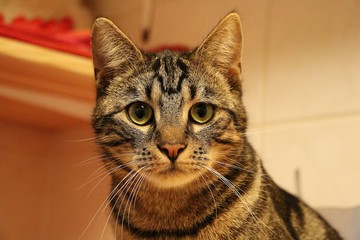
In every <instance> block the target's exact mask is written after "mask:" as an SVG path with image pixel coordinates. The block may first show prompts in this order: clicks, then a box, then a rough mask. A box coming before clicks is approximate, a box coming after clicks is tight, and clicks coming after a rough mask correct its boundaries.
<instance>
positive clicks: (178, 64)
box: [176, 58, 189, 75]
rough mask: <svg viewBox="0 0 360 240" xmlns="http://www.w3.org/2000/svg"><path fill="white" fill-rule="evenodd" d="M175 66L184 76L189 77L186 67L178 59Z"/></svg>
mask: <svg viewBox="0 0 360 240" xmlns="http://www.w3.org/2000/svg"><path fill="white" fill-rule="evenodd" d="M176 66H178V67H179V68H180V70H181V71H182V72H183V73H184V74H185V75H189V69H188V66H186V64H185V63H184V62H183V61H182V60H181V59H180V58H178V60H177V61H176Z"/></svg>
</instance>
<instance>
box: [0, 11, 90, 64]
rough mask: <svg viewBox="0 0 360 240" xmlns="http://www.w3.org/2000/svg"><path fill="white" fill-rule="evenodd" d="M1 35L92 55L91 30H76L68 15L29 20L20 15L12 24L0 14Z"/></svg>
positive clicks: (82, 54)
mask: <svg viewBox="0 0 360 240" xmlns="http://www.w3.org/2000/svg"><path fill="white" fill-rule="evenodd" d="M0 36H4V37H9V38H14V39H17V40H21V41H24V42H29V43H33V44H36V45H40V46H43V47H47V48H52V49H56V50H60V51H64V52H69V53H73V54H77V55H81V56H84V57H89V58H90V57H91V50H90V31H89V30H85V31H74V30H73V21H72V20H71V18H68V17H65V18H63V19H61V20H53V19H52V20H47V21H45V20H43V19H41V18H34V19H31V20H27V19H26V18H25V17H22V16H19V17H17V18H15V19H14V20H13V21H12V22H11V23H10V24H5V22H4V20H3V17H2V16H1V15H0Z"/></svg>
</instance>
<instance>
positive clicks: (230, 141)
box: [214, 137, 235, 144]
mask: <svg viewBox="0 0 360 240" xmlns="http://www.w3.org/2000/svg"><path fill="white" fill-rule="evenodd" d="M214 141H215V142H217V143H220V144H233V143H235V141H233V140H232V139H230V138H225V139H220V138H219V137H216V138H214Z"/></svg>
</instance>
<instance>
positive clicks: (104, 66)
mask: <svg viewBox="0 0 360 240" xmlns="http://www.w3.org/2000/svg"><path fill="white" fill-rule="evenodd" d="M242 45H243V41H242V30H241V22H240V17H239V15H238V14H237V13H235V12H232V13H229V14H228V15H227V16H225V17H224V18H223V19H222V20H221V21H220V22H219V23H218V25H217V26H216V27H215V28H214V29H213V30H212V31H211V33H210V34H209V35H208V36H207V37H206V38H205V40H204V41H203V42H202V43H201V44H200V45H199V46H198V47H197V48H195V49H193V50H192V51H189V52H171V51H168V50H166V51H163V52H159V53H145V52H143V51H141V50H140V49H139V48H137V47H136V46H135V45H134V44H133V43H132V41H131V40H130V39H129V38H128V37H127V36H126V35H125V34H124V33H123V32H121V31H120V30H119V29H118V28H117V27H116V26H115V25H114V24H113V23H112V22H111V21H110V20H108V19H106V18H98V19H96V20H95V23H94V25H93V29H92V54H93V63H94V69H95V79H96V89H97V98H96V107H95V110H94V113H93V128H94V131H95V135H96V139H97V143H98V145H99V147H100V149H101V151H102V153H103V154H104V156H105V157H104V164H105V166H106V168H107V169H108V171H109V173H110V174H111V177H112V191H111V193H110V196H109V201H110V205H111V210H112V215H113V218H114V228H115V235H116V238H117V239H126V240H127V239H203V240H204V239H205V240H207V239H210V240H212V239H214V240H215V239H341V237H340V235H339V234H338V233H337V231H336V230H335V229H333V228H332V227H331V226H330V225H329V224H328V223H327V222H326V221H325V220H324V219H323V218H322V217H321V216H320V215H319V214H318V213H317V212H315V211H314V210H313V209H311V208H310V207H309V206H308V205H306V204H305V203H304V202H302V201H301V200H299V199H298V198H297V197H295V196H293V195H291V194H290V193H288V192H286V191H285V190H283V189H281V188H280V187H279V186H278V185H276V184H275V183H274V181H273V180H272V179H271V177H270V176H269V175H268V174H267V172H266V170H265V169H264V167H263V164H262V162H261V159H260V158H259V156H258V155H257V153H256V152H255V150H254V149H253V147H252V146H251V145H250V143H249V141H248V140H247V138H246V128H247V115H246V111H245V108H244V105H243V102H242V77H241V56H242Z"/></svg>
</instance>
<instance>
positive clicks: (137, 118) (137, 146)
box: [92, 13, 246, 188]
mask: <svg viewBox="0 0 360 240" xmlns="http://www.w3.org/2000/svg"><path fill="white" fill-rule="evenodd" d="M92 54H93V63H94V68H95V78H96V87H97V101H96V107H95V110H94V114H93V127H94V129H95V133H96V137H97V142H98V144H99V145H100V146H101V149H102V151H103V153H104V155H105V157H104V161H105V163H106V166H107V167H108V168H109V170H110V171H111V173H112V175H113V177H116V176H117V175H118V176H121V175H122V174H125V173H130V172H131V173H134V174H135V173H138V174H141V175H142V176H143V177H144V178H145V179H146V180H148V181H149V182H151V183H152V184H154V185H155V186H158V187H163V188H173V187H181V186H185V185H187V184H188V183H190V182H194V181H196V180H197V179H199V178H201V177H203V176H202V174H204V173H205V172H209V170H216V171H217V172H224V171H227V170H228V169H227V168H226V164H233V163H234V161H236V159H237V158H238V156H239V155H240V153H241V151H242V148H243V144H244V141H245V136H244V132H245V129H246V113H245V110H244V107H243V104H242V101H241V54H242V32H241V24H240V18H239V16H238V15H237V14H236V13H230V14H228V15H227V16H226V17H225V18H224V19H223V20H221V21H220V22H219V24H218V25H217V26H216V27H215V28H214V29H213V30H212V31H211V33H210V34H209V35H208V36H207V37H206V39H205V40H204V41H203V42H202V43H201V44H200V46H199V47H197V48H195V49H194V50H192V51H190V52H187V53H179V52H170V51H163V52H160V53H157V54H153V53H144V52H142V51H141V50H139V49H138V48H137V47H136V46H135V45H134V44H133V42H132V41H131V40H130V39H129V38H128V37H127V36H126V35H125V34H124V33H123V32H122V31H120V30H119V29H118V28H117V27H116V26H115V25H114V24H113V23H112V22H111V21H110V20H108V19H105V18H98V19H97V20H96V21H95V23H94V26H93V30H92Z"/></svg>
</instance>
